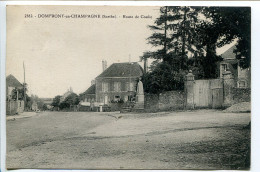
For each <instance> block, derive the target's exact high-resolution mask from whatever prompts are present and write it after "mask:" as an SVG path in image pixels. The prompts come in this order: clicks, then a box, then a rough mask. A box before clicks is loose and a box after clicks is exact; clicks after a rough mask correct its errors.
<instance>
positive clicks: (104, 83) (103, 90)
mask: <svg viewBox="0 0 260 172" xmlns="http://www.w3.org/2000/svg"><path fill="white" fill-rule="evenodd" d="M102 92H108V83H107V82H102Z"/></svg>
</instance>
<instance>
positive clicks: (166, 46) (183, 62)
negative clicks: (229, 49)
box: [142, 6, 251, 93]
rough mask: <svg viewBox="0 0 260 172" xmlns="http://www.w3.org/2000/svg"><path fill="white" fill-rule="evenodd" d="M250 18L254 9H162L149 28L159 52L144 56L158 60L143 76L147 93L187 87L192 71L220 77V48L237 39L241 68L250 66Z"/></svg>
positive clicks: (208, 76)
mask: <svg viewBox="0 0 260 172" xmlns="http://www.w3.org/2000/svg"><path fill="white" fill-rule="evenodd" d="M250 15H251V14H250V8H244V7H243V8H242V7H241V8H237V7H236V8H225V7H187V6H185V7H161V8H160V16H159V17H158V18H157V19H156V20H155V22H154V25H152V26H149V28H150V29H151V30H152V31H153V34H152V35H151V36H150V37H149V38H147V40H148V43H149V44H151V45H152V46H153V47H155V48H156V49H155V50H154V51H148V52H144V54H143V56H142V58H143V59H147V58H151V59H154V60H155V62H154V63H153V65H152V67H151V68H150V69H151V71H150V72H148V73H147V74H145V75H144V76H143V82H144V85H148V86H147V88H146V89H145V91H146V92H153V93H155V92H162V91H168V90H172V89H180V88H183V84H184V83H183V78H184V75H185V74H187V72H188V71H189V70H192V71H193V73H194V74H195V77H196V78H199V79H203V78H216V77H217V76H218V67H217V62H218V61H221V60H222V58H221V57H220V56H217V54H216V48H217V47H218V48H219V47H223V46H225V45H227V44H229V43H231V42H233V41H235V40H237V45H236V50H235V51H234V53H236V58H237V59H239V60H240V63H239V64H240V66H241V67H243V68H247V67H249V66H250V63H251V62H250V61H251V60H250V53H251V51H250V47H251V46H250V42H251V39H250V38H251V33H250V30H251V27H250V23H251V20H250ZM166 76H168V77H170V78H166ZM145 87H146V86H145ZM156 90H158V91H156Z"/></svg>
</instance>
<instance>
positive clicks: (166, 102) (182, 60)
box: [5, 5, 251, 170]
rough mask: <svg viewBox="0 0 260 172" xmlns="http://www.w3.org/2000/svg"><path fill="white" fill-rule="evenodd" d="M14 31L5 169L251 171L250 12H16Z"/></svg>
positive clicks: (12, 9)
mask: <svg viewBox="0 0 260 172" xmlns="http://www.w3.org/2000/svg"><path fill="white" fill-rule="evenodd" d="M6 26H7V29H6V78H5V79H6V84H5V85H6V100H5V102H6V105H5V106H6V168H7V169H8V170H10V169H83V170H90V169H94V170H100V169H101V170H102V169H104V170H106V169H108V170H117V169H121V170H128V169H130V170H250V168H251V163H250V162H251V7H250V6H243V7H242V6H236V7H235V6H233V7H231V6H226V7H220V6H89V5H85V6H84V5H80V6H79V5H78V6H76V5H75V6H73V5H66V6H65V5H56V6H55V5H8V6H7V7H6Z"/></svg>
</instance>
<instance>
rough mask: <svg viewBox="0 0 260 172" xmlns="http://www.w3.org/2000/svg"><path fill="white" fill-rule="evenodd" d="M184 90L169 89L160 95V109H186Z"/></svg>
mask: <svg viewBox="0 0 260 172" xmlns="http://www.w3.org/2000/svg"><path fill="white" fill-rule="evenodd" d="M184 98H185V96H184V91H167V92H164V93H161V94H160V96H159V110H178V109H184V103H185V99H184Z"/></svg>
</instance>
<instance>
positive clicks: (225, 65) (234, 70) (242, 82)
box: [219, 45, 251, 88]
mask: <svg viewBox="0 0 260 172" xmlns="http://www.w3.org/2000/svg"><path fill="white" fill-rule="evenodd" d="M235 48H236V47H235V45H234V46H232V47H231V48H229V49H228V50H227V51H225V52H224V53H223V54H222V55H221V57H222V58H223V61H221V62H220V64H219V65H220V66H219V77H220V78H223V76H224V75H225V73H231V74H232V77H234V80H235V82H236V83H235V85H236V87H237V88H250V87H251V69H250V67H249V68H246V69H242V68H241V67H240V66H239V60H238V59H236V54H235V53H234V49H235Z"/></svg>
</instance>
